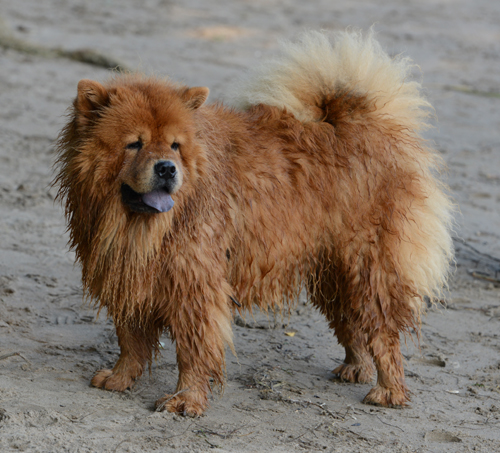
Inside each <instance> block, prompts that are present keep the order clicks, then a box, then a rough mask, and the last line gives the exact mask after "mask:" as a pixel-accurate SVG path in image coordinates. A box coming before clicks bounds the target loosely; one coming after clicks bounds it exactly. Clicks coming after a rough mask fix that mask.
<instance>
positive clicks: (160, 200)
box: [142, 189, 174, 212]
mask: <svg viewBox="0 0 500 453" xmlns="http://www.w3.org/2000/svg"><path fill="white" fill-rule="evenodd" d="M142 201H143V203H144V204H146V205H148V206H150V207H152V208H155V209H156V210H157V211H160V212H167V211H170V210H171V209H172V208H173V207H174V200H172V197H171V196H170V195H169V194H168V193H167V192H165V191H164V190H161V189H159V190H153V191H152V192H149V193H145V194H143V195H142Z"/></svg>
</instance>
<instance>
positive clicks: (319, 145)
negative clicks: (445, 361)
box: [56, 32, 452, 415]
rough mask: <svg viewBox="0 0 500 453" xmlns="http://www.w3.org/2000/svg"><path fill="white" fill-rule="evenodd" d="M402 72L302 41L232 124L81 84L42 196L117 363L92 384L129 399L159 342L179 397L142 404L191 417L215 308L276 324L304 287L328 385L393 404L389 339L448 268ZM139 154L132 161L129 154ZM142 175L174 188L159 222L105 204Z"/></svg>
mask: <svg viewBox="0 0 500 453" xmlns="http://www.w3.org/2000/svg"><path fill="white" fill-rule="evenodd" d="M409 71H410V64H409V62H408V61H407V60H405V59H401V58H399V59H395V60H391V59H390V58H389V57H388V56H387V55H386V54H385V53H384V52H383V51H382V50H381V48H380V46H379V45H378V43H377V42H376V41H375V40H374V39H373V37H372V36H368V37H366V38H363V37H362V36H361V35H360V34H358V33H353V32H349V33H341V34H337V35H335V36H333V38H329V37H327V36H326V35H325V34H322V33H314V32H311V33H306V34H305V35H303V36H302V38H301V39H300V40H299V41H298V42H296V43H290V44H288V45H287V46H285V49H284V52H283V54H282V56H281V57H279V58H278V59H277V60H275V61H271V62H270V63H268V64H267V65H264V66H263V67H262V68H260V69H258V70H257V71H256V72H255V73H254V74H252V75H250V77H249V80H248V81H247V83H246V84H244V85H243V86H242V87H240V89H239V91H238V96H239V104H238V105H239V108H230V107H226V106H224V105H222V104H210V105H203V102H204V100H205V98H206V95H207V94H208V90H206V89H205V91H204V89H198V88H193V89H188V88H187V87H184V86H180V85H176V84H173V83H172V82H170V81H166V80H159V79H157V78H149V77H145V76H140V75H123V76H116V77H115V78H113V79H111V80H110V81H108V82H107V83H106V84H104V86H103V85H101V84H98V83H97V82H90V81H82V82H80V85H79V90H78V96H77V98H76V100H75V102H74V106H73V109H72V111H71V113H70V120H69V122H68V124H67V125H66V127H65V128H64V130H63V131H62V132H61V136H60V140H59V160H58V164H57V165H58V176H57V178H56V182H57V184H59V185H60V191H59V198H60V199H62V200H64V203H65V207H66V217H67V220H68V226H69V232H70V245H71V247H72V248H73V249H74V250H75V252H76V257H77V260H78V261H79V262H80V263H81V265H82V280H83V286H84V289H85V291H86V293H87V294H88V296H89V297H90V298H92V299H93V300H95V301H96V302H97V303H98V304H99V305H100V307H105V308H106V309H107V312H108V314H109V315H110V316H111V317H112V318H113V320H114V322H115V325H116V329H117V334H118V339H119V344H120V348H121V354H120V358H119V360H118V362H117V363H116V365H115V367H114V368H113V369H112V370H101V371H99V372H98V373H97V374H96V375H95V377H94V378H93V380H92V384H93V385H95V386H97V387H102V388H106V389H110V390H125V389H126V388H128V387H130V386H131V385H132V384H133V382H134V380H135V379H137V378H138V377H139V376H140V375H141V374H142V372H143V370H144V367H145V366H146V365H147V363H148V362H150V361H151V359H152V356H153V353H154V352H156V351H158V345H159V337H160V335H161V334H162V332H163V331H164V330H165V329H169V332H170V335H171V337H172V339H173V340H174V341H175V343H176V348H177V362H178V366H179V381H178V384H177V390H176V394H175V395H174V396H171V395H167V396H165V397H164V398H162V399H160V400H159V401H158V402H157V404H158V406H159V407H160V408H162V409H167V410H169V411H176V412H184V413H187V414H190V415H199V414H201V413H202V412H203V411H204V410H205V408H206V407H207V404H208V403H207V395H208V393H209V392H210V380H211V379H214V381H215V383H218V384H223V382H224V370H225V358H224V355H225V347H226V345H229V346H230V347H231V348H232V332H231V319H232V312H233V311H234V310H235V309H236V308H237V307H236V305H235V304H234V303H233V302H232V300H231V297H235V298H236V299H237V300H238V301H239V302H240V303H241V305H242V310H244V309H251V307H252V306H253V305H254V304H256V305H257V306H258V307H260V308H264V309H266V308H268V307H271V308H273V309H274V308H279V307H282V306H283V304H284V303H287V302H289V301H293V300H294V299H295V298H296V296H297V294H298V292H299V291H300V289H301V288H302V287H304V286H305V287H306V288H307V290H308V292H309V296H310V299H311V301H312V303H313V304H314V305H315V306H316V307H318V308H319V310H320V311H321V312H322V313H323V314H324V315H325V317H326V318H327V320H328V322H329V325H330V327H331V328H332V329H333V330H334V332H335V334H336V335H337V338H338V340H339V342H340V344H342V345H343V346H344V347H345V349H346V358H345V363H344V364H343V365H341V366H340V367H338V368H337V369H336V370H334V372H336V373H338V374H339V376H340V378H341V379H344V380H347V381H351V382H370V381H371V379H372V377H373V376H374V373H375V371H376V372H377V376H378V379H377V384H376V385H375V387H374V388H373V389H372V390H371V391H370V392H369V394H368V395H367V396H366V398H365V401H366V402H368V403H374V404H380V405H384V406H402V405H405V404H406V403H407V402H408V401H409V395H408V389H407V387H406V384H405V382H404V370H403V363H402V356H401V352H400V343H399V334H400V332H405V331H408V330H410V329H412V328H414V327H418V325H419V320H420V312H421V307H422V300H423V297H424V296H428V297H431V298H434V297H435V296H436V295H438V294H439V292H440V291H441V289H442V287H443V286H444V285H445V283H446V276H447V272H448V263H449V261H450V259H451V258H452V247H451V239H450V234H449V228H450V222H451V204H450V201H449V199H448V197H447V196H446V195H445V192H444V190H443V188H442V186H441V184H440V182H439V181H438V180H437V179H436V177H435V172H436V169H437V168H438V167H439V165H440V160H439V158H438V157H437V156H436V154H435V153H434V152H433V150H432V149H430V148H429V147H428V145H427V144H426V143H425V142H424V141H423V140H422V138H421V136H420V135H419V132H420V130H421V129H422V128H423V127H425V125H426V120H425V119H426V116H427V114H428V111H429V109H428V108H429V105H428V103H427V102H426V101H425V100H424V99H423V98H422V96H421V95H420V93H419V90H420V85H419V84H418V83H417V82H415V81H409V80H408V75H409ZM137 137H141V140H143V141H144V146H145V148H144V149H143V150H140V151H138V152H136V153H134V152H130V150H128V149H126V145H127V143H128V142H130V141H131V140H132V141H133V140H135V139H137ZM174 139H175V140H181V144H180V150H179V152H178V153H177V154H176V153H175V152H173V151H172V150H171V149H170V144H171V143H172V140H174ZM157 158H168V159H172V160H175V162H176V165H178V167H179V171H180V172H181V173H182V185H181V186H180V187H179V188H178V190H177V191H176V192H175V194H173V195H172V198H173V199H174V201H175V206H174V208H173V209H172V210H171V211H169V212H167V213H161V214H160V213H158V214H143V213H138V212H132V211H130V209H128V208H127V206H125V205H124V204H123V202H122V199H121V197H120V187H121V185H122V184H124V183H126V184H129V185H130V186H131V187H134V190H136V191H137V192H145V191H147V190H149V189H148V181H149V175H150V172H151V167H152V163H151V162H154V159H157Z"/></svg>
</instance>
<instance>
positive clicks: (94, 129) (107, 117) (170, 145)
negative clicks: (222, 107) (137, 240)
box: [72, 76, 209, 213]
mask: <svg viewBox="0 0 500 453" xmlns="http://www.w3.org/2000/svg"><path fill="white" fill-rule="evenodd" d="M208 93H209V91H208V88H202V87H195V88H187V87H179V86H175V85H171V84H169V83H168V82H165V81H160V80H157V79H151V78H145V77H135V76H121V77H117V78H115V79H114V80H112V81H111V82H110V83H109V84H108V85H106V86H104V85H101V84H100V83H98V82H95V81H91V80H81V81H80V82H79V84H78V95H77V97H76V99H75V102H74V121H73V132H72V134H73V135H75V136H76V141H77V142H78V146H77V147H78V151H79V155H78V156H77V160H78V161H79V162H80V170H81V171H80V174H79V175H78V177H79V178H87V179H92V183H93V184H95V185H97V186H98V187H97V188H96V190H98V191H110V192H111V193H108V196H112V195H115V196H119V197H120V198H121V202H122V203H123V205H124V207H125V209H129V210H131V211H134V212H140V213H158V212H166V211H169V210H170V209H172V207H173V206H174V200H175V197H176V194H177V193H178V192H179V191H180V190H181V188H182V187H183V186H184V187H185V186H186V185H188V186H189V185H192V184H193V182H194V181H195V180H196V178H197V177H198V176H199V174H200V172H202V167H203V164H204V162H205V159H206V158H205V155H204V151H203V149H202V148H201V147H200V146H199V144H198V143H197V141H196V126H195V115H196V110H197V109H198V108H199V107H200V106H202V105H203V103H204V102H205V100H206V99H207V97H208Z"/></svg>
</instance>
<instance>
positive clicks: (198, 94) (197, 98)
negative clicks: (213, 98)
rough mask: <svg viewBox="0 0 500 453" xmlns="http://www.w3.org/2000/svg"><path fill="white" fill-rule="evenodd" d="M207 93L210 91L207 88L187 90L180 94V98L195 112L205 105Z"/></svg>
mask: <svg viewBox="0 0 500 453" xmlns="http://www.w3.org/2000/svg"><path fill="white" fill-rule="evenodd" d="M209 93H210V90H209V89H208V88H207V87H193V88H187V89H186V90H185V91H184V92H183V93H182V94H181V98H182V100H183V101H184V103H185V104H186V105H187V106H188V108H190V109H192V110H196V109H197V108H199V107H201V106H202V105H203V104H204V103H205V101H206V100H207V98H208V94H209Z"/></svg>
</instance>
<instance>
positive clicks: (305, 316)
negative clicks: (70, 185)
mask: <svg viewBox="0 0 500 453" xmlns="http://www.w3.org/2000/svg"><path fill="white" fill-rule="evenodd" d="M0 19H1V20H2V23H1V25H0V106H1V108H0V138H1V140H0V451H2V452H11V451H29V452H150V451H173V450H174V449H175V450H176V451H179V452H192V451H212V450H213V451H226V452H253V451H254V452H296V451H297V452H298V451H300V452H302V451H304V452H306V451H307V452H310V451H312V452H315V451H326V452H332V451H334V452H365V451H371V452H415V451H418V452H455V451H457V452H462V451H464V452H465V451H480V452H488V453H489V452H494V451H500V300H499V295H500V283H499V281H498V278H500V260H499V258H500V242H499V237H500V236H499V235H500V209H499V204H500V29H499V27H498V24H499V23H500V3H499V2H493V1H491V0H475V1H474V2H472V1H467V0H457V1H453V2H451V1H445V0H441V1H430V0H419V1H417V0H412V1H406V2H401V1H400V2H397V1H390V0H386V1H380V2H367V1H358V0H351V1H342V0H339V1H335V2H332V1H331V0H322V1H321V0H318V1H308V2H306V1H301V0H284V1H276V0H273V1H271V0H266V1H264V0H253V1H236V0H232V1H226V0H214V1H211V2H208V1H206V2H203V1H201V0H185V1H180V0H145V1H143V2H139V1H133V0H123V1H118V0H115V1H114V0H107V1H105V0H91V1H85V2H84V1H77V0H44V1H43V2H42V1H39V0H23V1H19V0H0ZM372 24H376V25H375V29H376V31H377V33H378V39H379V40H380V41H381V42H382V44H383V46H384V47H385V48H386V49H387V51H388V52H389V53H391V54H394V55H395V54H399V53H404V54H405V55H408V56H410V57H411V58H412V59H413V60H414V61H415V63H417V64H418V65H419V67H420V70H421V74H420V75H419V77H422V80H423V85H424V88H425V91H426V94H427V96H428V98H429V100H430V101H431V102H432V104H433V105H434V107H435V111H436V118H437V119H436V120H435V121H434V126H435V127H434V128H433V129H431V130H429V131H427V132H426V137H427V138H428V139H429V140H430V141H432V142H433V143H434V145H435V147H436V148H437V149H438V150H439V152H440V153H441V154H442V156H443V158H444V159H445V161H446V163H447V165H448V169H449V170H448V173H447V174H445V175H443V177H444V178H445V179H446V180H447V182H448V184H449V186H450V187H451V190H452V193H453V197H454V199H455V200H456V203H457V206H458V207H459V213H457V216H456V221H457V227H456V232H455V233H454V234H455V236H456V237H457V238H459V239H456V240H455V245H456V249H457V260H456V266H455V267H456V269H455V272H454V274H453V276H452V277H451V279H450V290H449V292H448V294H447V295H446V306H445V307H444V306H443V307H437V308H431V309H429V311H428V313H427V315H426V316H425V317H424V319H423V321H422V331H421V338H420V343H417V341H416V339H415V338H413V339H412V338H407V339H406V346H404V347H403V353H404V356H405V358H406V377H407V382H408V385H409V387H410V389H411V391H412V403H411V406H410V407H408V408H406V409H401V410H397V409H386V408H378V407H374V406H367V405H364V404H362V403H361V401H362V399H363V397H364V395H365V394H366V393H367V392H368V390H369V388H370V386H369V385H357V384H356V385H354V384H345V383H340V382H338V381H337V380H335V379H333V376H332V374H331V373H330V370H332V369H333V368H335V367H336V366H337V365H338V364H339V363H341V361H342V359H343V351H342V348H341V347H340V346H339V345H338V344H337V342H336V340H335V338H334V337H333V335H332V334H331V332H329V331H328V328H327V325H326V322H325V321H324V319H323V318H322V317H321V316H320V315H319V314H318V313H317V312H315V310H314V309H313V308H312V307H311V306H309V305H307V304H306V303H305V301H302V300H301V301H299V302H298V303H297V306H296V307H295V308H294V309H293V310H292V311H291V315H290V316H285V317H284V318H281V317H277V318H274V317H273V316H272V315H270V316H268V317H266V316H265V315H256V317H255V319H253V318H252V317H251V316H248V317H247V318H246V320H245V321H243V320H241V319H238V320H236V323H235V326H234V332H235V346H236V350H237V352H238V356H237V357H234V356H232V355H231V354H230V353H229V354H228V368H227V374H228V383H227V386H226V388H225V391H224V394H223V395H222V396H221V395H214V396H213V398H211V407H210V408H209V409H208V410H207V412H206V414H205V415H204V416H203V417H201V418H198V419H190V418H183V417H181V416H177V415H172V414H168V413H157V412H155V411H154V410H153V403H154V401H155V400H156V399H157V398H159V397H160V396H162V395H163V394H164V393H166V392H172V391H173V390H174V388H175V383H176V378H177V370H176V363H175V354H174V347H173V345H172V344H171V342H170V340H169V339H168V338H166V337H165V338H164V339H163V340H164V344H165V346H164V350H163V351H162V354H161V357H159V358H158V360H157V361H156V362H155V363H154V364H153V366H152V369H151V373H150V374H148V373H146V374H145V376H143V378H142V379H141V380H140V381H139V382H137V385H136V386H135V387H134V388H133V389H132V390H131V391H127V392H125V393H123V394H118V393H111V392H106V391H102V390H98V389H95V388H91V387H90V386H89V382H90V379H91V377H92V376H93V373H94V372H95V370H97V369H100V368H103V367H110V366H112V365H113V363H114V361H115V360H116V358H117V355H118V351H119V350H118V346H117V340H116V336H115V334H114V329H113V326H112V324H111V323H110V322H109V321H108V320H107V319H106V316H105V314H101V316H100V317H99V318H97V317H96V311H95V310H94V309H93V308H92V307H89V306H87V305H85V304H84V303H82V290H81V284H80V271H79V268H78V267H77V266H74V265H73V261H74V255H73V253H70V252H68V251H67V246H66V242H67V234H66V232H65V223H64V219H63V212H62V209H61V207H60V205H59V204H57V203H54V201H53V200H54V196H55V190H54V189H53V188H51V187H50V181H51V179H52V176H53V175H52V169H51V166H52V164H53V162H54V158H55V152H54V141H55V139H56V137H57V134H58V131H59V130H60V128H61V127H62V125H63V124H64V120H65V117H64V115H65V110H66V108H67V107H68V106H69V104H70V102H71V101H72V99H73V97H74V96H75V94H76V85H77V82H78V80H80V79H82V78H91V79H97V80H103V79H105V78H106V77H107V76H108V75H109V73H110V71H109V70H107V69H105V68H104V67H101V66H97V65H93V64H91V63H97V64H101V65H102V64H104V65H105V64H106V63H110V64H111V65H113V64H116V62H121V64H122V65H123V66H124V67H127V68H129V69H132V70H140V71H145V72H147V73H155V74H160V75H169V76H171V77H172V78H174V79H176V80H179V81H183V82H185V83H188V84H190V85H204V86H208V87H210V89H211V100H216V99H225V100H229V92H230V91H229V88H230V87H231V86H232V85H233V84H234V82H235V81H236V80H237V78H238V77H240V76H241V75H242V74H244V72H245V70H246V69H248V68H251V67H252V66H253V65H255V64H256V63H257V62H258V61H259V60H260V59H261V58H264V57H266V56H271V55H273V52H275V51H276V49H277V42H278V40H279V39H282V38H291V37H293V36H294V35H296V34H297V33H299V32H300V31H302V30H304V29H311V28H312V29H320V28H323V29H331V30H344V29H345V28H346V27H349V26H353V27H357V28H362V29H365V30H366V29H368V28H369V27H370V26H371V25H372ZM82 50H83V51H82ZM77 60H83V62H82V61H77Z"/></svg>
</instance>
